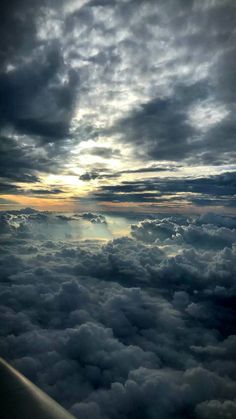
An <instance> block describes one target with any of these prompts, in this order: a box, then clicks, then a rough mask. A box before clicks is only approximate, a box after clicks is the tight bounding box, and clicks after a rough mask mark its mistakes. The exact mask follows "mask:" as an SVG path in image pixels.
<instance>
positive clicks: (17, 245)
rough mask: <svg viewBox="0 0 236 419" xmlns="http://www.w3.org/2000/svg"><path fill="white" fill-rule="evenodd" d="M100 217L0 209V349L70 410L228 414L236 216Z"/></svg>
mask: <svg viewBox="0 0 236 419" xmlns="http://www.w3.org/2000/svg"><path fill="white" fill-rule="evenodd" d="M93 220H96V221H93ZM103 221H104V220H103V217H102V215H96V214H88V213H85V214H74V215H72V216H71V215H69V214H68V215H63V214H53V213H49V212H39V211H34V210H31V209H30V208H28V209H25V210H21V211H14V212H11V213H10V212H8V213H6V212H4V213H3V212H2V213H1V237H2V239H3V240H1V257H0V259H1V285H0V298H1V314H0V316H1V320H2V321H1V324H2V327H1V338H0V348H1V349H0V351H1V355H2V356H4V357H5V358H7V359H8V360H10V361H11V362H12V363H13V364H14V365H15V366H16V367H17V368H18V369H19V370H20V371H22V372H23V373H24V374H25V375H26V376H27V377H29V378H30V379H31V380H33V381H34V382H35V383H36V384H37V385H39V386H40V387H42V388H43V389H44V390H45V391H46V392H47V393H49V394H50V395H51V396H52V397H54V398H56V399H57V400H58V401H59V402H60V403H62V404H63V405H64V406H65V407H66V408H67V409H69V410H70V411H71V412H72V413H73V414H74V415H75V416H76V417H82V418H84V419H85V418H86V417H88V415H89V416H90V417H91V418H92V419H98V418H99V419H103V418H104V419H105V418H108V417H109V418H136V417H138V415H140V414H141V415H142V418H147V419H154V418H155V417H156V414H157V412H158V415H159V416H160V417H163V418H181V419H182V418H188V417H190V416H194V417H196V418H197V419H205V418H207V417H219V419H222V418H223V417H225V416H224V415H228V416H229V417H232V418H233V414H234V410H235V391H236V387H235V378H236V377H235V374H236V368H235V356H234V354H235V344H236V340H235V304H234V303H235V281H234V277H235V263H234V261H235V230H234V228H235V220H234V219H233V218H232V217H223V216H219V215H214V214H207V215H205V216H198V217H197V216H195V217H184V216H172V217H162V216H160V215H159V216H158V218H155V217H154V216H153V217H152V219H150V220H147V219H143V220H141V221H140V222H139V223H138V224H136V225H134V224H133V225H132V228H131V233H132V236H131V237H125V236H124V237H119V238H116V239H112V240H110V241H106V242H104V241H103V240H102V241H99V240H81V239H80V237H82V236H79V234H78V232H79V227H76V226H77V225H78V226H79V225H80V229H81V228H87V227H84V226H82V224H81V223H83V222H87V223H89V225H91V226H92V228H94V229H96V228H97V223H98V224H99V223H100V222H103ZM111 222H112V221H111V217H109V221H108V220H106V223H107V227H106V228H109V223H111ZM113 222H115V221H113ZM73 233H76V235H73ZM233 237H234V239H233ZM140 412H141V413H140ZM215 415H216V416H215ZM217 415H218V416H217ZM230 415H231V416H230Z"/></svg>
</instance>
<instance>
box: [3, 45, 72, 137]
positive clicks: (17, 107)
mask: <svg viewBox="0 0 236 419" xmlns="http://www.w3.org/2000/svg"><path fill="white" fill-rule="evenodd" d="M63 66H64V63H63V61H62V57H61V56H60V52H59V47H58V46H57V45H55V46H54V45H52V46H46V47H44V48H43V52H41V51H39V52H38V53H36V54H35V56H33V57H32V61H31V62H30V63H27V64H25V65H21V66H20V67H17V69H16V70H12V71H9V72H7V73H4V74H2V75H1V77H0V94H1V98H2V100H1V102H0V110H1V122H2V125H3V124H4V123H5V124H10V125H12V126H14V127H15V128H17V129H18V130H19V132H22V133H26V134H35V135H39V136H41V137H42V138H44V137H45V139H47V138H48V139H51V141H52V140H55V139H58V138H64V137H65V136H66V135H68V130H69V122H70V117H71V112H72V110H73V104H74V97H75V93H76V85H77V79H78V77H77V74H76V72H74V71H72V70H70V71H69V72H67V74H66V76H67V81H66V82H63V81H61V78H62V76H63V75H64V74H63V73H65V71H67V69H65V68H63ZM47 141H49V140H47Z"/></svg>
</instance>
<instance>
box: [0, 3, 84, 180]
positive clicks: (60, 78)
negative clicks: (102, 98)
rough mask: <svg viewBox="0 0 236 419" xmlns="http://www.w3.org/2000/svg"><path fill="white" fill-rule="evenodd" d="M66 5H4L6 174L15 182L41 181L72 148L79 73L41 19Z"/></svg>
mask: <svg viewBox="0 0 236 419" xmlns="http://www.w3.org/2000/svg"><path fill="white" fill-rule="evenodd" d="M61 4H62V2H54V1H53V2H48V1H43V2H40V3H39V2H35V1H33V2H31V1H28V0H24V1H23V2H19V1H13V2H11V4H8V3H7V2H2V4H1V30H0V33H1V41H0V54H1V58H2V59H1V63H2V65H1V69H0V96H1V99H0V121H1V129H2V130H3V132H4V133H5V132H7V137H8V138H6V137H2V138H1V173H0V175H1V176H2V177H5V178H7V179H9V180H11V181H13V182H34V181H37V172H48V170H49V166H51V167H50V170H51V171H55V170H56V167H57V166H60V161H59V160H58V156H60V154H61V152H63V153H64V154H65V153H66V152H67V151H68V150H67V149H66V147H65V141H64V140H65V137H68V136H69V130H70V121H71V117H72V115H73V111H74V104H75V98H76V95H77V87H78V73H77V72H76V71H74V70H73V69H72V68H71V67H70V66H69V65H67V64H66V63H65V62H64V58H63V54H62V51H61V45H60V42H59V41H58V40H55V39H43V40H42V39H40V38H39V36H38V29H39V19H41V18H43V16H44V15H45V13H50V12H53V10H54V11H56V10H57V11H59V10H60V6H61ZM58 140H60V144H61V145H60V144H59V145H57V146H55V145H54V143H55V142H58ZM63 142H64V144H63ZM63 146H64V147H63ZM62 148H63V151H62ZM49 163H50V164H49Z"/></svg>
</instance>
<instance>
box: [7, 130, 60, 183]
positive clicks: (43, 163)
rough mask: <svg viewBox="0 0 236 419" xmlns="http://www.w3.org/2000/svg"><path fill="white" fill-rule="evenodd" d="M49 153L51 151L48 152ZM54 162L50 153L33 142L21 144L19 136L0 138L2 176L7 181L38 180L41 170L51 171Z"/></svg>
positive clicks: (30, 181)
mask: <svg viewBox="0 0 236 419" xmlns="http://www.w3.org/2000/svg"><path fill="white" fill-rule="evenodd" d="M48 154H49V153H48ZM49 168H50V169H51V168H53V163H52V161H51V160H50V159H49V155H47V154H46V153H42V149H40V148H38V149H37V148H35V147H34V145H33V144H31V145H30V144H29V145H27V144H24V145H23V144H21V141H20V140H19V139H17V138H10V137H1V139H0V177H2V178H5V179H6V180H7V181H13V182H29V183H34V182H37V181H38V177H37V173H38V172H39V171H46V172H47V171H49Z"/></svg>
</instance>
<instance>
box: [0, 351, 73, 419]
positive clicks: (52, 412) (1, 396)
mask: <svg viewBox="0 0 236 419" xmlns="http://www.w3.org/2000/svg"><path fill="white" fill-rule="evenodd" d="M0 400H1V407H0V418H1V419H75V418H74V416H72V415H71V414H70V413H68V412H67V411H66V410H65V409H64V408H63V407H61V406H60V405H59V404H58V403H56V402H55V401H54V400H53V399H51V397H49V396H47V395H46V394H45V393H44V392H43V391H42V390H40V389H39V388H38V387H36V386H35V385H34V384H33V383H31V382H30V381H29V380H28V379H27V378H25V377H24V376H23V375H22V374H20V373H19V372H18V371H16V370H15V369H14V368H13V367H12V366H10V365H9V364H8V363H7V362H6V361H4V360H3V359H2V358H0Z"/></svg>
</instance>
